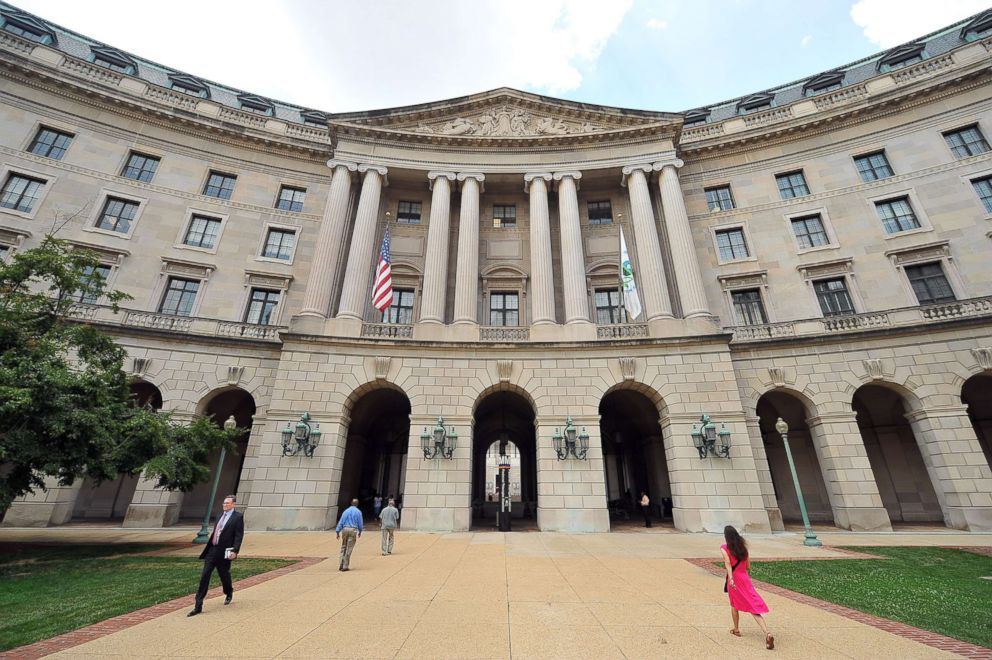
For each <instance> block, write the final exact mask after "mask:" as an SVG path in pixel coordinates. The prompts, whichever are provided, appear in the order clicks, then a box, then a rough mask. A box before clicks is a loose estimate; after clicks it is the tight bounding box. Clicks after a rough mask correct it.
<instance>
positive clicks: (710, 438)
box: [690, 414, 730, 458]
mask: <svg viewBox="0 0 992 660" xmlns="http://www.w3.org/2000/svg"><path fill="white" fill-rule="evenodd" d="M699 422H700V424H701V427H700V428H696V425H695V424H693V425H692V432H691V433H690V435H691V436H692V444H693V445H695V447H696V451H698V452H699V458H706V454H713V455H714V456H719V457H721V458H730V431H728V430H727V425H726V424H720V431H719V432H717V430H716V424H714V423H713V422H711V421H710V416H709V415H706V414H704V415H703V416H702V417H700V418H699Z"/></svg>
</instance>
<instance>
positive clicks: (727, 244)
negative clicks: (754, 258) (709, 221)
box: [716, 228, 751, 261]
mask: <svg viewBox="0 0 992 660" xmlns="http://www.w3.org/2000/svg"><path fill="white" fill-rule="evenodd" d="M716 245H717V248H719V250H720V261H734V260H735V259H747V258H748V257H750V256H751V254H750V252H748V249H747V243H746V242H745V241H744V230H743V229H740V228H736V229H721V230H720V231H718V232H716Z"/></svg>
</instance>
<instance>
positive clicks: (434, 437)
mask: <svg viewBox="0 0 992 660" xmlns="http://www.w3.org/2000/svg"><path fill="white" fill-rule="evenodd" d="M457 444H458V434H457V433H455V427H451V428H450V429H447V430H445V428H444V417H438V418H437V425H435V426H434V431H433V432H431V433H428V432H427V427H426V426H425V427H424V432H423V433H421V434H420V447H421V449H423V450H424V460H425V461H429V460H431V459H432V458H447V459H450V458H451V457H452V456H453V455H454V453H455V445H457Z"/></svg>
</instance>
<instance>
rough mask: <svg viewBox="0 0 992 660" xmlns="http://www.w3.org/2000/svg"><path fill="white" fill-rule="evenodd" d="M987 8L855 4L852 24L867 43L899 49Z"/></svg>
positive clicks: (892, 0)
mask: <svg viewBox="0 0 992 660" xmlns="http://www.w3.org/2000/svg"><path fill="white" fill-rule="evenodd" d="M987 7H988V0H938V1H936V2H935V1H934V0H858V2H856V3H854V5H852V6H851V20H853V21H854V23H855V24H856V25H857V26H858V27H860V28H861V29H862V30H863V31H864V34H865V37H867V38H868V40H869V41H871V42H874V43H876V44H878V45H879V46H880V47H882V48H891V47H893V46H898V45H899V44H902V43H905V42H907V41H910V40H912V39H915V38H917V37H922V36H923V35H925V34H929V33H930V32H933V31H934V30H939V29H940V28H942V27H945V26H947V25H950V24H951V23H954V22H955V21H959V20H961V19H962V18H966V17H968V16H971V15H972V14H977V13H978V12H980V11H982V10H983V9H986V8H987Z"/></svg>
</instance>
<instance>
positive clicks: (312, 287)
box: [300, 160, 358, 317]
mask: <svg viewBox="0 0 992 660" xmlns="http://www.w3.org/2000/svg"><path fill="white" fill-rule="evenodd" d="M327 166H328V167H330V168H331V169H332V170H333V173H332V174H331V190H330V192H329V193H328V194H327V204H325V205H324V217H323V219H322V220H321V222H320V233H318V234H317V244H316V246H315V247H314V253H313V264H312V265H311V266H310V276H309V278H308V279H307V288H306V292H305V293H304V295H303V310H302V311H301V312H300V314H301V315H303V316H319V317H326V316H327V314H328V313H329V312H330V306H331V295H332V294H333V292H334V270H335V266H336V265H337V264H336V263H335V259H336V258H337V255H338V252H339V251H340V249H341V241H342V239H343V237H344V233H345V230H346V229H347V228H348V215H347V214H348V198H349V196H350V195H351V173H352V172H354V171H356V170H357V169H358V164H357V163H348V162H345V161H340V160H329V161H327Z"/></svg>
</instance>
